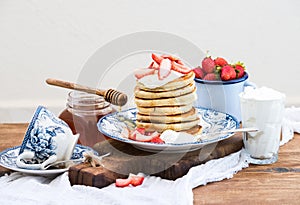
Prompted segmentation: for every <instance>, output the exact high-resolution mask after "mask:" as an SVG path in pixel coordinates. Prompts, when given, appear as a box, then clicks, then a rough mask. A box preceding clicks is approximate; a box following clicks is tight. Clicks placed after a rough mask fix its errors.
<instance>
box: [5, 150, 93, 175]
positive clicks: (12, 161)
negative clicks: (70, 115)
mask: <svg viewBox="0 0 300 205" xmlns="http://www.w3.org/2000/svg"><path fill="white" fill-rule="evenodd" d="M20 148H21V146H17V147H13V148H9V149H7V150H4V151H3V152H1V153H0V166H2V167H5V168H7V169H10V170H13V171H17V172H23V173H27V174H34V175H44V176H47V175H54V174H59V173H62V172H65V171H68V168H63V169H47V170H30V169H22V168H19V167H17V165H16V159H17V156H18V155H19V151H20ZM87 151H92V152H94V153H95V154H96V155H98V153H97V152H95V151H94V150H93V149H92V148H90V147H86V146H82V145H79V144H77V145H76V146H75V149H74V151H73V154H72V157H71V159H84V156H83V153H84V152H87Z"/></svg>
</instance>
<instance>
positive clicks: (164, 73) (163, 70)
mask: <svg viewBox="0 0 300 205" xmlns="http://www.w3.org/2000/svg"><path fill="white" fill-rule="evenodd" d="M171 67H172V65H171V61H170V60H169V59H168V58H166V59H163V60H162V61H161V63H160V65H159V70H158V79H159V80H163V79H165V78H166V77H168V76H169V75H170V73H171Z"/></svg>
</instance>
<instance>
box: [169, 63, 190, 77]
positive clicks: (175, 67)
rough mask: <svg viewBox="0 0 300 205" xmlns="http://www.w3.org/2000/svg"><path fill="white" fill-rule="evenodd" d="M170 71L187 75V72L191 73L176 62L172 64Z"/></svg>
mask: <svg viewBox="0 0 300 205" xmlns="http://www.w3.org/2000/svg"><path fill="white" fill-rule="evenodd" d="M172 70H175V71H177V72H179V73H182V74H187V73H189V72H191V71H192V69H190V68H188V67H185V66H183V65H180V64H178V63H176V62H172Z"/></svg>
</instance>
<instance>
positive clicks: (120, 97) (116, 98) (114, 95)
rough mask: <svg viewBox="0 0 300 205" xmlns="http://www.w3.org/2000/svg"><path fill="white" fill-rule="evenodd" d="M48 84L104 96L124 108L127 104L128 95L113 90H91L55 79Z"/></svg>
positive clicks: (50, 79) (49, 79)
mask: <svg viewBox="0 0 300 205" xmlns="http://www.w3.org/2000/svg"><path fill="white" fill-rule="evenodd" d="M46 82H47V83H48V84H49V85H55V86H58V87H63V88H68V89H73V90H78V91H83V92H87V93H92V94H96V95H100V96H103V97H104V99H105V100H106V101H107V102H110V103H112V104H114V105H119V106H123V105H125V104H126V103H127V95H125V94H123V93H121V92H119V91H117V90H113V89H109V90H99V89H96V88H90V87H87V86H84V85H79V84H76V83H71V82H67V81H62V80H57V79H53V78H48V79H47V80H46Z"/></svg>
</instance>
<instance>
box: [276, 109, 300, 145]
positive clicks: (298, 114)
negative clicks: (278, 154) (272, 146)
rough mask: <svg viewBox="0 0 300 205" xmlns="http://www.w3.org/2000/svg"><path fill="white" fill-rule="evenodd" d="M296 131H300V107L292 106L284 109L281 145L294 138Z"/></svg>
mask: <svg viewBox="0 0 300 205" xmlns="http://www.w3.org/2000/svg"><path fill="white" fill-rule="evenodd" d="M294 132H297V133H300V108H295V107H290V108H286V109H285V111H284V118H283V121H282V139H281V142H280V145H284V144H285V143H287V142H288V141H290V140H291V139H293V137H294Z"/></svg>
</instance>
